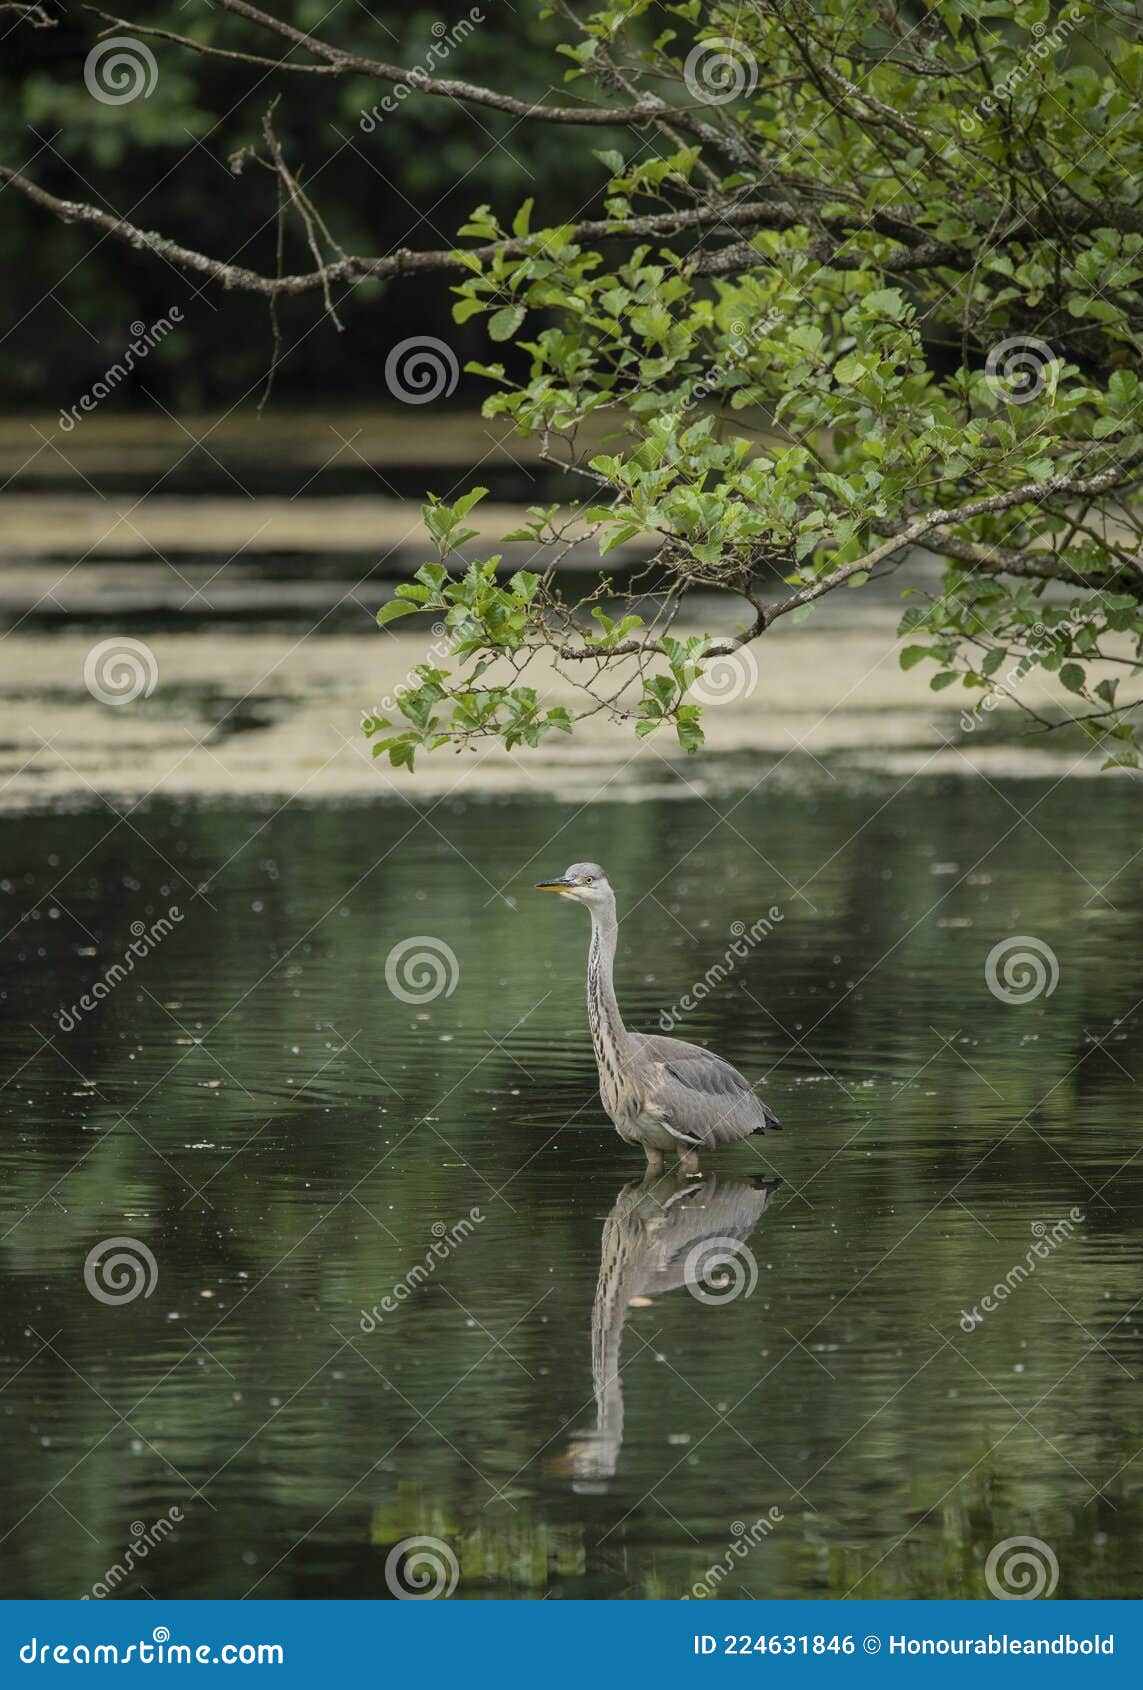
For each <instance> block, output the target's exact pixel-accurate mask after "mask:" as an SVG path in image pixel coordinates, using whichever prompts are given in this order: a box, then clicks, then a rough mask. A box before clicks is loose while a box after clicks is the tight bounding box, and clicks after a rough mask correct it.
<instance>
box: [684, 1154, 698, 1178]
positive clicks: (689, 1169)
mask: <svg viewBox="0 0 1143 1690" xmlns="http://www.w3.org/2000/svg"><path fill="white" fill-rule="evenodd" d="M698 1171H699V1165H698V1151H697V1150H688V1151H687V1152H686V1154H685V1155H683V1156H680V1157H679V1172H680V1173H681V1174H697V1173H698Z"/></svg>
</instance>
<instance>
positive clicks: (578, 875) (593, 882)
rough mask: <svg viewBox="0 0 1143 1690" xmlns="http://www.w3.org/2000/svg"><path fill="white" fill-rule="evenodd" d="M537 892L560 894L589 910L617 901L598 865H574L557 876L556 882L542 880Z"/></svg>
mask: <svg viewBox="0 0 1143 1690" xmlns="http://www.w3.org/2000/svg"><path fill="white" fill-rule="evenodd" d="M536 891H537V892H558V893H559V894H560V896H561V897H563V898H572V899H574V901H575V902H576V903H577V904H586V905H587V906H588V908H589V909H591V908H596V909H602V908H605V907H606V906H607V905H608V904H609V903H611V904H613V903H614V900H615V894H614V892H613V891H612V890H611V885H610V883H609V881H608V879H607V876H606V874H605V873H604V872H603V870H602V869H601V868H600V866H599V864H598V863H573V864H572V866H571V867H570V868H569V869H568V870H567V872H566V873H565V874H561V875H557V877H556V879H555V880H541V881H540V883H539V885H538V886H537V887H536Z"/></svg>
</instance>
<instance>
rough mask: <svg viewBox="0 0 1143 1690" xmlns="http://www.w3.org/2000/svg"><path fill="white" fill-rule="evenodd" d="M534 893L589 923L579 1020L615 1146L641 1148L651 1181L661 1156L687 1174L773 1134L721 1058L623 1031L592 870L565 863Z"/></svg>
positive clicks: (607, 890)
mask: <svg viewBox="0 0 1143 1690" xmlns="http://www.w3.org/2000/svg"><path fill="white" fill-rule="evenodd" d="M536 890H537V891H538V892H556V893H558V894H559V895H560V896H561V897H564V898H570V899H572V900H573V902H575V903H577V904H583V905H585V907H586V908H587V911H588V914H589V915H590V916H591V946H590V949H589V951H588V957H587V1019H588V1024H589V1026H590V1028H591V1042H592V1044H593V1045H594V1047H595V1062H596V1066H597V1068H598V1069H599V1095H600V1098H601V1100H602V1103H603V1107H604V1109H605V1110H606V1112H607V1114H608V1115H609V1116H610V1117H611V1120H612V1122H613V1123H614V1125H615V1129H616V1131H617V1132H618V1134H619V1136H620V1138H621V1139H623V1140H624V1142H625V1143H627V1144H641V1145H642V1146H643V1149H644V1150H645V1151H646V1153H647V1166H648V1169H649V1170H650V1171H651V1172H652V1173H655V1172H657V1171H658V1170H659V1169H660V1168H661V1167H662V1165H663V1152H664V1151H674V1152H675V1153H676V1155H677V1156H678V1157H679V1161H680V1165H681V1166H682V1168H683V1171H684V1172H686V1173H695V1172H696V1171H697V1169H698V1152H699V1150H701V1149H704V1148H711V1147H713V1146H714V1145H718V1144H730V1143H732V1142H733V1141H734V1140H735V1139H740V1138H748V1137H749V1136H750V1135H751V1134H752V1133H763V1132H776V1131H781V1125H782V1124H781V1122H780V1121H779V1120H778V1117H777V1116H776V1115H775V1114H774V1111H773V1110H772V1109H770V1108H769V1107H768V1106H767V1105H766V1104H765V1103H763V1101H762V1099H761V1098H760V1097H759V1096H758V1095H757V1094H756V1093H755V1091H754V1089H753V1087H752V1086H751V1084H750V1082H749V1081H748V1080H745V1079H743V1077H742V1075H741V1074H740V1073H739V1072H738V1069H737V1068H733V1067H731V1065H730V1063H729V1062H724V1061H723V1059H722V1057H721V1056H715V1055H714V1053H713V1052H712V1051H709V1050H706V1049H705V1048H704V1047H703V1046H702V1045H693V1044H688V1043H687V1042H686V1040H684V1039H672V1038H667V1037H665V1036H663V1035H661V1034H659V1033H634V1032H631V1031H629V1029H628V1028H627V1027H625V1026H624V1024H623V1017H622V1016H621V1015H620V1013H619V1005H618V1003H617V1002H616V999H615V982H614V968H615V947H616V944H617V942H618V938H619V922H618V919H617V917H616V913H615V893H614V892H613V891H612V889H611V885H610V883H609V881H608V879H607V876H606V874H605V873H604V872H603V870H602V869H601V868H600V866H599V864H598V863H573V864H572V866H571V867H570V868H569V869H568V871H567V873H566V874H561V875H559V876H557V878H556V879H555V880H542V881H540V882H539V884H538V886H537V887H536Z"/></svg>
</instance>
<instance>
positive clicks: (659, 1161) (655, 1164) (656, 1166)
mask: <svg viewBox="0 0 1143 1690" xmlns="http://www.w3.org/2000/svg"><path fill="white" fill-rule="evenodd" d="M643 1149H644V1150H645V1151H646V1152H647V1172H648V1173H649V1174H661V1173H662V1171H663V1152H662V1151H661V1150H652V1149H651V1146H650V1145H649V1144H645V1145H644V1146H643Z"/></svg>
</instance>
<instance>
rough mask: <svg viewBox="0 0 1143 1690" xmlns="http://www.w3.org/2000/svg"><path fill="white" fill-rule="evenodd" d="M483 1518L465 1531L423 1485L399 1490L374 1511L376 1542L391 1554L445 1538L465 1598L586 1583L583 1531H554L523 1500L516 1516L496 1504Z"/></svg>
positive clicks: (578, 1527)
mask: <svg viewBox="0 0 1143 1690" xmlns="http://www.w3.org/2000/svg"><path fill="white" fill-rule="evenodd" d="M477 1518H478V1524H476V1525H475V1526H473V1525H472V1524H470V1525H469V1526H468V1528H467V1529H465V1528H462V1527H461V1526H460V1525H459V1524H458V1522H457V1520H456V1517H455V1516H454V1515H452V1514H450V1513H449V1511H448V1510H446V1509H444V1508H441V1507H439V1506H437V1505H436V1504H435V1503H433V1502H431V1501H429V1500H428V1499H427V1498H426V1497H425V1494H424V1492H423V1490H422V1488H421V1487H420V1486H419V1485H412V1484H410V1485H401V1484H399V1485H398V1486H397V1494H396V1496H395V1497H393V1498H392V1499H391V1500H390V1501H388V1502H383V1503H379V1504H378V1505H377V1506H376V1507H375V1508H374V1510H373V1516H372V1521H371V1525H370V1541H371V1542H372V1543H373V1544H375V1545H376V1546H377V1547H378V1548H381V1549H389V1548H391V1547H392V1545H393V1544H395V1543H400V1542H401V1541H402V1539H404V1538H407V1537H419V1536H427V1537H436V1538H440V1539H441V1540H442V1541H443V1542H444V1543H447V1544H448V1545H449V1547H450V1549H451V1550H452V1552H453V1554H454V1555H455V1556H456V1558H457V1560H458V1562H459V1563H460V1584H459V1586H458V1587H457V1594H458V1595H459V1596H463V1595H466V1594H473V1593H475V1589H476V1588H477V1587H479V1586H480V1585H481V1584H484V1585H489V1586H493V1587H495V1586H497V1585H499V1586H504V1585H507V1586H508V1587H509V1588H510V1589H514V1590H521V1591H531V1592H535V1591H542V1590H546V1589H547V1587H548V1585H549V1584H550V1583H551V1582H552V1580H553V1579H565V1578H581V1577H582V1576H583V1575H584V1573H585V1572H586V1570H587V1556H586V1553H585V1549H584V1531H583V1527H582V1526H581V1525H578V1524H568V1525H553V1524H552V1523H551V1522H549V1521H547V1520H544V1519H543V1518H541V1517H539V1516H538V1515H537V1514H536V1513H535V1512H534V1511H533V1510H532V1508H531V1507H530V1506H529V1505H528V1504H527V1503H524V1502H522V1501H520V1500H517V1501H516V1503H515V1511H514V1512H513V1510H512V1509H511V1508H509V1506H508V1504H507V1503H504V1504H497V1503H495V1502H494V1503H493V1504H492V1505H491V1506H490V1507H489V1508H487V1509H485V1510H483V1511H482V1512H480V1513H479V1514H478V1517H477ZM363 1594H367V1593H363ZM372 1594H381V1595H383V1594H384V1592H374V1593H372ZM500 1594H503V1591H501V1592H500Z"/></svg>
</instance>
